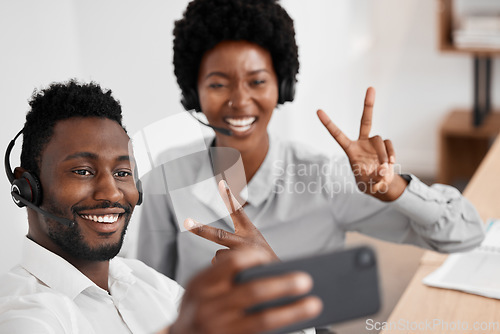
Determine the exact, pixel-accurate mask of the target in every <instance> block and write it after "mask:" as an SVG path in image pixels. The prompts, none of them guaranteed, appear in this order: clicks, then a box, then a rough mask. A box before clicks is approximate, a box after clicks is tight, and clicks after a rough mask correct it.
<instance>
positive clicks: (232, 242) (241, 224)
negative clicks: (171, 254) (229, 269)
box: [184, 180, 279, 263]
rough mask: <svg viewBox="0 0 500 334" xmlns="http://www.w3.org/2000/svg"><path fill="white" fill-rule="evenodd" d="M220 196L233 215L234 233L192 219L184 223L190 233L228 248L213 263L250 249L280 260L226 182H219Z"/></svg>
mask: <svg viewBox="0 0 500 334" xmlns="http://www.w3.org/2000/svg"><path fill="white" fill-rule="evenodd" d="M219 194H220V196H221V197H222V200H223V201H224V204H225V205H226V208H227V210H228V211H229V213H230V214H231V219H232V221H233V224H234V233H231V232H228V231H225V230H223V229H220V228H216V227H213V226H209V225H203V224H201V223H198V222H196V221H195V220H194V219H191V218H188V219H186V220H185V221H184V227H185V228H186V229H187V230H188V231H189V232H191V233H193V234H196V235H198V236H200V237H202V238H205V239H207V240H210V241H213V242H215V243H217V244H219V245H222V246H226V247H228V249H219V250H218V251H217V252H216V253H215V256H214V257H213V259H212V263H215V262H216V261H217V260H219V259H221V258H223V257H226V256H227V255H228V254H229V252H231V251H238V250H243V249H248V248H253V249H255V248H257V249H261V250H264V252H266V253H267V254H268V255H269V256H270V257H271V258H272V259H274V260H279V258H278V256H277V255H276V253H274V251H273V249H272V248H271V246H269V244H268V243H267V241H266V239H264V236H262V234H261V233H260V231H259V230H258V229H257V228H256V227H255V225H254V224H253V223H252V222H251V221H250V219H249V218H248V216H247V215H246V213H245V211H244V210H243V207H242V206H241V205H240V203H238V201H237V200H236V198H235V197H234V195H233V193H232V192H231V190H230V189H229V187H228V185H227V183H226V181H224V180H222V181H220V182H219Z"/></svg>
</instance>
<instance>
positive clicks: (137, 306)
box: [0, 238, 183, 334]
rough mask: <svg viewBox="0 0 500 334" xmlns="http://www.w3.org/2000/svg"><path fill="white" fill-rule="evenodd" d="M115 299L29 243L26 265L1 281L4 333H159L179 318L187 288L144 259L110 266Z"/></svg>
mask: <svg viewBox="0 0 500 334" xmlns="http://www.w3.org/2000/svg"><path fill="white" fill-rule="evenodd" d="M108 282H109V291H110V292H109V294H108V292H107V291H105V290H103V289H102V288H100V287H98V286H97V285H96V284H95V283H94V282H92V281H91V280H90V279H89V278H88V277H86V276H85V275H83V274H82V273H81V272H80V271H79V270H78V269H76V268H75V267H74V266H73V265H71V264H70V263H69V262H67V261H66V260H64V259H63V258H61V257H60V256H58V255H56V254H54V253H52V252H50V251H49V250H47V249H45V248H44V247H42V246H40V245H38V244H37V243H35V242H33V241H32V240H30V239H28V238H26V240H25V243H24V250H23V258H22V262H21V264H20V265H18V266H16V267H14V268H13V269H11V270H10V271H9V272H8V273H7V274H4V275H2V276H1V277H0V333H26V334H28V333H29V334H33V333H43V334H45V333H47V334H48V333H50V334H58V333H71V334H77V333H81V334H93V333H113V334H115V333H137V334H140V333H153V332H156V331H158V330H159V329H161V328H163V327H165V326H167V325H169V324H171V323H172V322H173V321H174V320H175V319H176V318H177V314H178V307H179V305H180V301H181V298H182V295H183V289H182V287H180V286H179V285H178V284H177V283H176V282H175V281H173V280H171V279H169V278H167V277H165V276H163V275H161V274H160V273H158V272H156V271H155V270H153V269H152V268H150V267H148V266H146V265H145V264H144V263H142V262H140V261H138V260H132V259H123V258H118V257H117V258H114V259H112V260H111V261H110V263H109V278H108Z"/></svg>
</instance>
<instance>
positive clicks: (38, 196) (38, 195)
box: [22, 172, 42, 206]
mask: <svg viewBox="0 0 500 334" xmlns="http://www.w3.org/2000/svg"><path fill="white" fill-rule="evenodd" d="M22 177H23V178H24V179H26V180H27V182H28V186H29V187H30V188H31V190H30V191H31V196H30V197H31V198H26V197H24V196H23V197H24V198H25V199H27V200H28V201H30V202H31V203H33V204H34V205H36V206H39V205H40V203H41V202H42V185H41V184H40V181H39V180H38V178H37V177H36V176H35V175H34V174H31V173H30V172H24V173H23V174H22Z"/></svg>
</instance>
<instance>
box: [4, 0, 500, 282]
mask: <svg viewBox="0 0 500 334" xmlns="http://www.w3.org/2000/svg"><path fill="white" fill-rule="evenodd" d="M186 4H187V0H175V1H163V0H148V1H141V2H139V1H130V0H128V1H125V0H108V1H98V0H87V1H76V0H71V1H69V0H68V1H63V0H46V1H37V0H17V1H8V0H0V31H1V33H0V112H1V116H2V119H1V120H2V121H1V122H0V126H1V128H0V130H1V131H0V147H1V148H2V152H3V150H4V149H5V147H6V146H7V144H8V142H9V141H10V139H11V138H12V137H13V136H14V135H15V133H17V131H18V130H19V129H20V128H21V127H22V124H23V122H24V116H25V113H26V111H27V110H28V105H27V103H26V102H27V100H28V98H29V97H30V95H31V92H32V91H33V89H34V88H39V87H44V86H46V85H47V84H48V83H50V82H53V81H60V80H67V79H68V78H71V77H76V78H80V79H83V80H95V81H97V82H99V83H101V84H102V86H104V87H108V88H111V89H112V90H113V92H114V95H115V96H116V97H117V98H118V99H119V100H120V101H121V103H122V106H123V110H124V122H125V124H126V126H127V128H128V130H129V132H130V133H131V134H133V133H135V132H137V131H139V130H140V129H141V128H143V127H144V126H146V125H148V124H151V123H153V122H155V121H157V120H160V119H162V118H164V117H165V116H167V115H172V114H175V113H179V112H182V108H181V106H180V104H179V89H178V88H177V85H176V82H175V78H174V76H173V69H172V65H171V63H172V53H171V45H172V37H171V32H172V29H173V22H174V20H175V19H178V18H180V17H181V14H182V12H183V10H184V8H185V6H186ZM282 4H283V5H284V6H285V7H286V8H287V9H288V11H289V13H290V15H291V16H292V17H293V18H294V20H295V24H296V32H297V40H298V44H299V53H300V61H301V72H300V75H299V80H300V82H299V85H298V87H297V95H296V101H295V102H294V103H293V104H287V105H286V106H284V107H282V108H280V110H277V111H276V113H275V116H274V117H273V121H272V123H271V131H272V132H274V133H278V134H279V135H281V136H288V137H291V138H295V139H297V140H299V141H305V142H308V143H310V144H312V145H316V146H319V147H320V148H321V149H324V150H330V151H332V152H340V150H339V149H338V147H337V145H336V143H335V142H334V141H333V140H332V139H331V138H330V137H329V135H328V134H327V133H326V131H325V130H324V129H323V128H322V127H321V126H320V124H319V122H318V121H317V119H316V116H315V112H316V109H317V108H323V109H324V110H326V111H327V112H328V113H329V114H330V115H331V116H332V118H333V119H334V121H335V122H336V123H337V124H338V125H339V126H340V127H341V129H343V130H344V131H345V132H346V133H347V134H348V135H349V136H352V137H355V136H357V131H358V127H359V118H360V116H361V111H362V105H363V98H364V93H365V90H366V88H367V87H368V86H370V85H372V86H374V87H375V88H376V89H377V100H376V107H375V114H374V115H375V120H374V127H373V130H374V133H379V134H380V135H382V136H383V137H387V138H391V139H392V140H393V143H394V144H395V147H396V154H397V158H398V161H399V163H401V164H402V165H403V169H404V170H405V171H410V172H414V173H417V174H419V175H423V176H432V175H433V174H434V173H435V170H436V155H437V152H436V149H437V145H436V139H437V138H436V134H437V127H438V124H439V122H440V120H441V119H442V117H443V116H444V114H445V113H446V111H447V110H448V109H449V108H450V107H452V106H470V105H471V104H472V66H471V65H472V61H471V59H470V58H469V57H468V56H464V55H445V54H441V53H439V52H438V51H437V47H436V44H437V43H436V8H435V6H436V3H435V0H403V1H402V0H376V1H370V0H335V1H327V0H309V1H303V0H282ZM494 68H495V70H494V71H495V73H494V78H495V79H498V78H499V77H500V73H499V72H500V69H499V68H498V62H497V61H496V62H495V64H494ZM497 81H498V80H497ZM496 87H498V84H496V85H495V83H494V86H493V89H494V96H493V102H494V103H495V102H496V101H499V100H498V96H499V93H500V92H499V90H498V89H496ZM18 147H19V145H18V146H17V148H18ZM18 156H19V150H15V152H14V155H13V159H12V165H14V166H15V165H17V164H18V163H19V160H18ZM1 168H2V174H3V166H2V167H1ZM0 187H1V189H3V191H1V192H0V203H2V204H1V209H2V213H3V222H2V223H3V225H4V227H3V233H1V234H0V245H2V251H1V252H0V273H3V272H5V271H6V270H8V268H10V267H11V266H13V265H14V264H15V263H17V262H18V261H19V254H20V250H21V240H22V236H23V235H24V234H25V233H26V230H27V223H26V218H25V217H26V214H25V210H24V209H23V210H20V209H18V208H17V207H15V205H14V204H13V203H12V201H11V199H10V196H9V192H8V189H9V184H8V181H7V179H6V178H5V177H3V176H2V177H0ZM136 217H137V215H136Z"/></svg>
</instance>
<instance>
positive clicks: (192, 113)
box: [188, 110, 233, 136]
mask: <svg viewBox="0 0 500 334" xmlns="http://www.w3.org/2000/svg"><path fill="white" fill-rule="evenodd" d="M188 113H189V114H190V115H191V116H193V118H194V119H195V120H197V121H198V122H200V123H201V124H203V125H205V126H208V127H209V128H212V129H214V130H215V131H217V132H219V133H221V134H223V135H226V136H232V135H233V132H232V131H231V130H229V129H225V128H220V127H217V126H213V125H210V124H208V123H204V122H202V121H201V120H200V119H199V118H198V117H196V116H195V115H194V114H195V113H196V111H195V110H190V111H188Z"/></svg>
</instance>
